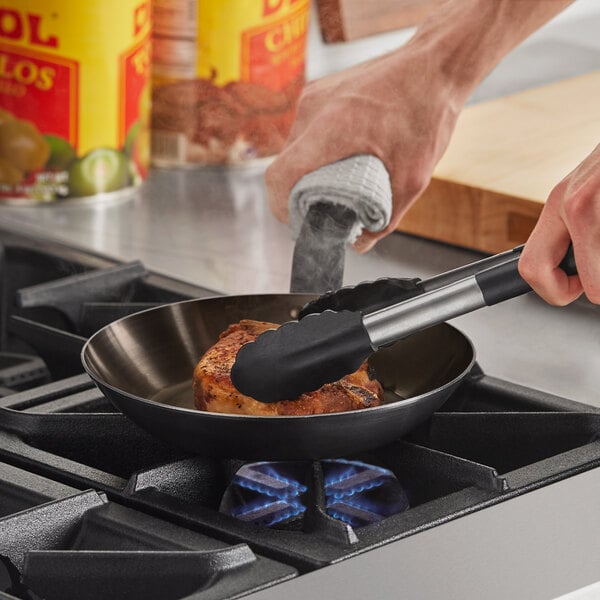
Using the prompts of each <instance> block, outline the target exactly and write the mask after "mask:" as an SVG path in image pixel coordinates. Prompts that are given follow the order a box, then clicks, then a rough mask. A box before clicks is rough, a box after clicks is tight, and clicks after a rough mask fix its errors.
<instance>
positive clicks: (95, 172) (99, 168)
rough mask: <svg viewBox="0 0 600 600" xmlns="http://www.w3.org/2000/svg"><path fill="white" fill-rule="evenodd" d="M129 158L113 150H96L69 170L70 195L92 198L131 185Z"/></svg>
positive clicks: (80, 159)
mask: <svg viewBox="0 0 600 600" xmlns="http://www.w3.org/2000/svg"><path fill="white" fill-rule="evenodd" d="M128 162H129V161H128V160H127V157H126V156H125V155H124V154H123V153H122V152H119V151H118V150H113V149H112V148H96V149H95V150H92V151H91V152H88V153H87V154H86V155H85V156H83V157H82V158H79V159H77V160H75V161H74V162H73V163H72V164H71V166H70V168H69V195H70V196H91V195H93V194H99V193H101V192H112V191H115V190H118V189H121V188H124V187H127V186H128V185H129V184H130V179H129V167H128Z"/></svg>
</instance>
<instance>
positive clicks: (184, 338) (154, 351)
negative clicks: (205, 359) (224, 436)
mask: <svg viewBox="0 0 600 600" xmlns="http://www.w3.org/2000/svg"><path fill="white" fill-rule="evenodd" d="M312 298H313V297H312V296H308V295H302V294H280V295H277V294H265V295H251V296H250V295H249V296H226V297H217V298H206V299H200V300H191V301H187V302H179V303H175V304H170V305H165V306H161V307H159V308H156V309H152V310H148V311H144V312H142V313H138V314H136V315H132V316H130V317H127V318H125V319H121V320H120V321H116V322H115V323H112V324H111V325H109V326H107V327H105V328H104V329H102V330H101V331H99V332H98V333H96V334H95V335H94V336H93V337H92V338H91V339H90V341H89V342H88V344H87V345H86V346H85V348H84V352H83V361H84V363H85V365H86V367H87V368H88V370H89V371H90V373H91V374H92V375H93V376H94V378H95V379H97V380H98V381H99V382H100V383H104V384H107V385H109V386H111V387H113V388H116V389H118V390H120V391H121V392H124V393H125V394H128V395H131V396H137V397H140V398H145V399H149V400H152V401H154V402H157V403H160V404H165V405H170V406H177V407H180V408H188V409H194V403H193V393H192V374H193V370H194V367H195V366H196V364H197V362H198V360H199V359H200V357H201V356H202V355H203V354H204V352H205V351H206V350H207V349H208V348H209V347H210V346H211V345H212V344H214V343H215V342H216V340H217V339H218V337H219V334H220V333H221V332H222V331H224V330H225V329H226V328H227V327H228V326H229V325H230V324H232V323H236V322H238V321H240V320H241V319H256V320H261V321H271V322H273V323H284V322H285V321H289V320H290V319H293V318H295V316H296V314H297V311H298V310H299V308H300V307H301V306H302V305H303V304H305V303H306V302H307V301H308V300H310V299H312ZM472 360H473V349H472V346H471V344H470V342H469V341H468V339H467V338H466V337H465V336H464V335H463V334H461V333H460V332H459V331H458V330H456V329H454V328H452V327H450V326H449V325H445V324H442V325H438V326H436V327H432V328H430V329H428V330H426V331H423V332H420V333H418V334H415V335H413V336H411V337H410V338H407V339H406V340H402V341H400V342H398V343H396V344H394V345H392V346H390V347H388V348H384V349H382V350H379V351H378V352H377V353H376V354H374V355H373V356H372V357H371V359H370V362H371V364H372V366H373V367H374V368H375V372H376V375H377V378H378V379H379V380H380V381H381V383H382V384H383V386H384V388H386V390H389V391H390V392H392V393H393V395H392V397H391V399H394V400H397V399H398V396H399V397H401V398H411V397H414V396H417V395H420V394H423V393H426V392H429V391H432V390H434V389H437V388H439V387H442V386H444V385H446V384H448V383H449V382H450V381H452V380H453V379H455V378H456V377H459V376H460V375H461V374H463V373H464V371H465V369H467V368H468V367H469V365H470V364H471V362H472ZM386 395H387V396H388V397H390V394H389V392H388V394H386Z"/></svg>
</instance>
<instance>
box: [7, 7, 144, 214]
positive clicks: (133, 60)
mask: <svg viewBox="0 0 600 600" xmlns="http://www.w3.org/2000/svg"><path fill="white" fill-rule="evenodd" d="M151 15H152V11H151V5H150V0H143V1H142V0H85V2H72V1H70V0H0V200H4V201H9V200H10V201H12V200H14V201H16V202H20V203H25V202H28V203H34V202H35V203H38V202H51V201H63V200H67V199H77V201H81V200H82V199H83V198H86V197H93V198H94V199H98V198H102V199H106V198H107V197H114V196H115V195H117V196H121V195H124V194H128V193H130V192H131V191H132V190H133V189H135V186H137V185H139V184H140V183H141V181H142V180H143V178H144V177H145V176H146V174H147V170H148V163H149V160H150V149H149V147H150V122H149V119H150V97H151V91H150V66H151V35H150V34H151V26H152V23H151Z"/></svg>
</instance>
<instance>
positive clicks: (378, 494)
mask: <svg viewBox="0 0 600 600" xmlns="http://www.w3.org/2000/svg"><path fill="white" fill-rule="evenodd" d="M322 466H323V476H324V486H325V496H326V510H327V514H328V515H329V516H331V517H333V518H334V519H339V520H340V521H344V522H345V523H348V524H349V525H352V527H354V528H358V527H363V526H364V525H369V524H371V523H377V522H378V521H381V520H382V519H384V518H385V517H389V516H391V515H395V514H398V513H401V512H404V511H405V510H406V509H407V508H408V507H409V503H408V497H407V496H406V492H405V491H404V488H403V487H402V486H401V485H400V482H399V481H398V479H397V478H396V476H395V475H394V474H393V473H392V472H391V471H390V470H389V469H384V468H383V467H378V466H376V465H369V464H366V463H363V462H359V461H350V460H343V459H338V460H324V461H323V462H322Z"/></svg>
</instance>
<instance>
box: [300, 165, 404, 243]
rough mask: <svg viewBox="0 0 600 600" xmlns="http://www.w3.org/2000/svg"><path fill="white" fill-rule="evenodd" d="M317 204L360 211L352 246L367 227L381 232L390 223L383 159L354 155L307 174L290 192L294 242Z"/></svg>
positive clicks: (390, 205) (389, 200)
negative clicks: (313, 205) (323, 203)
mask: <svg viewBox="0 0 600 600" xmlns="http://www.w3.org/2000/svg"><path fill="white" fill-rule="evenodd" d="M315 202H331V203H333V204H341V205H343V206H346V207H348V208H352V209H353V210H354V211H355V212H356V215H357V222H356V224H355V225H354V227H353V229H352V232H351V234H350V238H349V242H350V243H352V242H354V240H356V238H357V237H358V236H359V235H360V233H361V232H362V230H363V228H365V229H368V230H369V231H381V230H382V229H385V227H386V226H387V225H388V223H389V222H390V217H391V215H392V188H391V185H390V176H389V174H388V172H387V169H386V168H385V165H384V164H383V163H382V162H381V160H379V159H378V158H377V157H376V156H373V155H371V154H358V155H356V156H351V157H349V158H345V159H343V160H339V161H337V162H335V163H331V164H329V165H325V166H324V167H321V168H319V169H317V170H316V171H313V172H312V173H309V174H308V175H305V176H304V177H303V178H302V179H301V180H300V181H298V183H296V185H295V186H294V187H293V188H292V191H291V193H290V228H291V231H292V236H293V238H294V239H296V238H297V237H298V234H299V233H300V228H301V227H302V221H303V220H304V216H305V215H306V213H307V212H308V209H309V208H310V206H311V205H312V204H314V203H315Z"/></svg>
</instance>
